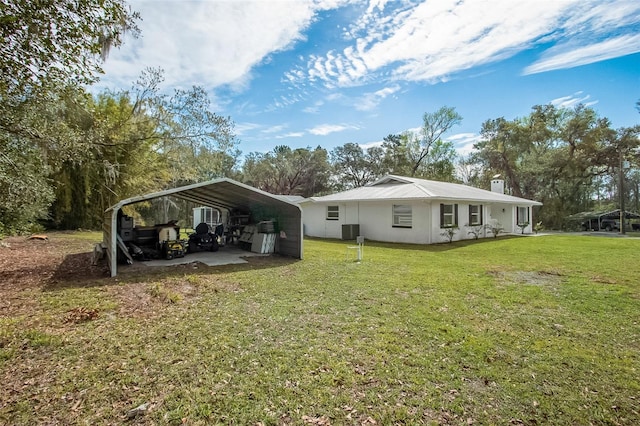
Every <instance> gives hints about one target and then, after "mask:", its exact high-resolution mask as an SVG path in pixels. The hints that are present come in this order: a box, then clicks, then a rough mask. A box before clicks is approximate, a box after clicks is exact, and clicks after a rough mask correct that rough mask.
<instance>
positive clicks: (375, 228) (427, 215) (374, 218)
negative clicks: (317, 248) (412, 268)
mask: <svg viewBox="0 0 640 426" xmlns="http://www.w3.org/2000/svg"><path fill="white" fill-rule="evenodd" d="M394 204H402V205H411V206H412V227H411V228H399V227H393V205H394ZM445 204H458V230H457V231H456V233H455V235H454V237H453V241H459V240H468V239H473V238H475V236H474V235H473V234H470V233H469V229H471V228H472V227H470V226H466V224H467V223H468V222H469V204H474V205H477V204H480V203H475V202H474V203H468V202H462V201H459V202H457V203H456V202H455V201H445ZM328 205H332V206H335V205H338V206H339V219H338V220H327V219H326V216H327V206H328ZM301 207H302V209H303V211H304V216H303V217H304V234H305V235H307V236H310V237H319V238H336V239H340V238H342V225H344V224H359V225H360V235H363V236H364V237H365V238H366V239H370V240H374V241H387V242H394V243H412V244H435V243H443V242H447V241H448V239H447V238H446V237H444V236H443V235H442V232H443V231H444V229H443V228H440V201H436V200H434V201H433V202H429V201H426V200H415V201H397V202H393V201H377V202H374V201H365V202H348V203H335V204H331V203H330V204H325V203H313V202H306V203H303V204H301ZM503 209H504V211H503ZM529 209H530V215H532V212H531V208H530V207H529ZM516 211H517V206H515V205H510V204H483V205H482V224H483V225H486V224H487V223H489V221H490V220H491V219H496V220H497V221H498V222H499V223H500V224H501V225H502V227H503V229H504V231H503V232H506V233H520V229H519V228H518V227H517V226H516V214H517V213H516ZM530 222H532V223H533V217H532V216H530ZM532 229H533V228H532V225H531V224H529V226H528V227H527V228H526V229H525V233H531V232H532ZM490 237H493V234H492V233H491V232H489V231H487V230H486V229H483V230H482V231H481V233H480V236H479V238H490Z"/></svg>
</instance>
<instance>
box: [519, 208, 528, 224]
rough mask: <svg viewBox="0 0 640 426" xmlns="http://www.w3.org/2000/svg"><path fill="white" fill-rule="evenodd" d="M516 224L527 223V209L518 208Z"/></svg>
mask: <svg viewBox="0 0 640 426" xmlns="http://www.w3.org/2000/svg"><path fill="white" fill-rule="evenodd" d="M517 222H518V225H524V224H525V223H529V207H518V212H517Z"/></svg>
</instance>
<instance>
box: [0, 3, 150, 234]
mask: <svg viewBox="0 0 640 426" xmlns="http://www.w3.org/2000/svg"><path fill="white" fill-rule="evenodd" d="M138 18H139V17H138V14H137V13H135V12H132V11H131V10H130V9H129V7H128V6H127V4H126V2H125V1H124V0H104V1H100V2H93V1H85V0H82V1H67V0H47V1H44V0H9V1H3V2H2V3H1V4H0V35H1V36H2V38H1V41H0V152H2V153H3V154H2V156H1V158H0V198H1V199H2V200H3V201H2V208H1V210H0V233H2V232H3V230H4V231H8V232H15V231H16V230H19V229H24V228H25V227H27V226H28V225H29V222H32V221H34V220H35V219H36V218H39V217H42V216H43V215H44V212H45V211H46V207H47V205H48V204H49V203H50V202H51V200H52V199H53V191H52V187H51V182H50V181H49V180H48V176H49V171H50V170H54V169H56V168H59V167H61V165H62V164H63V163H64V162H65V161H68V160H69V159H76V160H77V161H80V160H79V159H80V157H81V156H82V149H81V145H78V143H79V142H81V141H83V140H84V137H83V136H84V134H83V132H84V131H83V130H82V129H79V128H77V127H74V126H71V125H69V123H68V122H67V120H66V116H65V114H67V113H69V112H70V111H72V110H76V111H77V110H78V109H81V108H82V107H81V106H82V105H83V104H84V103H85V101H86V94H84V91H83V90H82V89H81V85H82V84H89V83H91V82H93V81H95V80H96V79H97V75H98V74H99V73H100V72H101V69H100V62H101V60H104V58H105V57H106V55H107V53H108V50H109V48H110V47H114V46H119V45H120V44H121V43H122V40H123V34H124V32H125V31H130V32H131V33H133V34H134V35H137V33H138V29H137V27H136V21H137V19H138ZM74 105H75V107H74ZM20 188H21V189H20ZM27 188H28V189H27ZM31 189H33V191H31ZM27 194H31V195H30V196H29V198H30V199H31V203H30V207H29V206H25V204H24V203H23V201H21V199H22V198H23V197H25V196H28V195H27ZM25 207H27V208H25Z"/></svg>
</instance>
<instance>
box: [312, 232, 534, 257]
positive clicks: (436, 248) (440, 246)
mask: <svg viewBox="0 0 640 426" xmlns="http://www.w3.org/2000/svg"><path fill="white" fill-rule="evenodd" d="M516 238H523V237H522V236H520V235H501V236H499V237H498V238H492V237H490V238H479V239H477V240H476V239H469V240H461V241H453V242H451V243H447V242H442V243H433V244H407V243H388V242H384V241H374V240H365V244H364V245H365V250H366V248H367V247H376V248H386V249H392V250H393V249H395V250H416V251H424V252H428V253H440V252H445V251H449V250H457V249H461V248H464V247H468V246H473V245H476V244H483V245H487V247H491V246H493V245H494V244H499V243H500V242H501V241H505V240H512V239H516ZM305 240H309V241H318V242H332V243H337V244H341V245H345V246H346V245H353V244H354V242H353V241H347V240H338V239H326V238H314V237H305Z"/></svg>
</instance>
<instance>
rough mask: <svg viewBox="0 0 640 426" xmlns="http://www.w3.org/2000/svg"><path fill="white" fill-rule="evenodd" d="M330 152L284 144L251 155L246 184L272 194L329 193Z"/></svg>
mask: <svg viewBox="0 0 640 426" xmlns="http://www.w3.org/2000/svg"><path fill="white" fill-rule="evenodd" d="M329 171H330V166H329V161H328V155H327V151H326V150H325V149H323V148H321V147H317V148H316V149H313V150H312V149H311V148H309V147H307V148H297V149H291V148H290V147H288V146H284V145H280V146H277V147H275V148H274V149H273V151H270V152H267V153H258V152H253V153H250V154H249V155H247V157H246V159H245V162H244V164H243V167H242V175H243V181H244V182H245V183H248V184H250V185H253V186H255V187H256V188H259V189H262V190H263V191H267V192H270V193H272V194H284V195H301V196H303V197H311V196H313V195H317V194H322V193H324V192H326V191H327V190H328V183H329V182H328V181H329V174H330V173H329Z"/></svg>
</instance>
